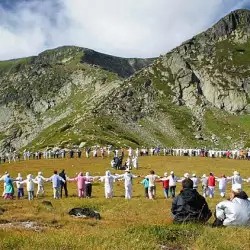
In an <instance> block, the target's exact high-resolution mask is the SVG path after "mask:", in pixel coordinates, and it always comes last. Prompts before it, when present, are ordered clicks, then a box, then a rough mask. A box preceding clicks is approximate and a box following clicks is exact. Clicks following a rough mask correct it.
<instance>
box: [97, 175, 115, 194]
mask: <svg viewBox="0 0 250 250" xmlns="http://www.w3.org/2000/svg"><path fill="white" fill-rule="evenodd" d="M115 179H116V177H114V176H113V175H111V173H110V171H109V170H108V171H106V174H105V176H102V177H100V180H101V181H102V182H104V191H105V197H106V199H111V198H113V195H114V191H113V185H114V182H115Z"/></svg>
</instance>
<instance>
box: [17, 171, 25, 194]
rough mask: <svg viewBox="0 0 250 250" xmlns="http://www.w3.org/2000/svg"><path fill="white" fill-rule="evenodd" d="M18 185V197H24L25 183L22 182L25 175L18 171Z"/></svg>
mask: <svg viewBox="0 0 250 250" xmlns="http://www.w3.org/2000/svg"><path fill="white" fill-rule="evenodd" d="M16 181H17V182H16V187H17V198H18V199H21V198H24V190H23V184H21V183H20V182H21V181H23V177H22V175H21V174H20V173H18V175H17V178H16Z"/></svg>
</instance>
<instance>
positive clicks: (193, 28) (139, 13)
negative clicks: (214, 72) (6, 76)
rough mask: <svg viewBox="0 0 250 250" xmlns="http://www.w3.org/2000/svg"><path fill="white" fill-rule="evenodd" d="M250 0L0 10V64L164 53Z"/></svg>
mask: <svg viewBox="0 0 250 250" xmlns="http://www.w3.org/2000/svg"><path fill="white" fill-rule="evenodd" d="M248 3H250V0H209V1H207V0H189V1H186V0H43V1H39V0H32V1H29V2H25V3H23V2H22V3H19V4H18V5H17V6H16V8H14V11H13V10H6V9H0V59H1V60H3V59H10V58H17V57H23V56H30V55H36V54H38V53H40V52H41V51H43V50H45V49H48V48H54V47H58V46H62V45H78V46H82V47H87V48H91V49H95V50H97V51H101V52H104V53H108V54H112V55H118V56H124V57H153V56H158V55H159V54H160V53H166V52H167V51H169V50H170V49H172V48H173V47H175V46H177V45H179V44H180V43H181V42H183V41H185V40H187V39H189V38H191V37H192V36H193V35H195V34H197V33H199V32H201V31H203V30H205V29H207V28H209V27H210V26H211V25H212V24H213V23H214V22H215V21H217V20H218V19H219V18H221V17H222V16H224V15H225V14H227V13H228V12H230V11H231V10H234V9H236V8H241V7H243V6H245V5H246V4H248Z"/></svg>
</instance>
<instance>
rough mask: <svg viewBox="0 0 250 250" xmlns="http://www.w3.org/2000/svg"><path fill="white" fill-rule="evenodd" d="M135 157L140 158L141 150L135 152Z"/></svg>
mask: <svg viewBox="0 0 250 250" xmlns="http://www.w3.org/2000/svg"><path fill="white" fill-rule="evenodd" d="M135 156H136V157H137V158H138V157H139V148H137V149H136V151H135Z"/></svg>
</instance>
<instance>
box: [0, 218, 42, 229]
mask: <svg viewBox="0 0 250 250" xmlns="http://www.w3.org/2000/svg"><path fill="white" fill-rule="evenodd" d="M0 228H3V229H8V228H20V229H27V230H31V231H35V232H42V231H44V227H43V226H41V225H38V223H37V222H34V221H23V222H9V221H6V220H1V221H0Z"/></svg>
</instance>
